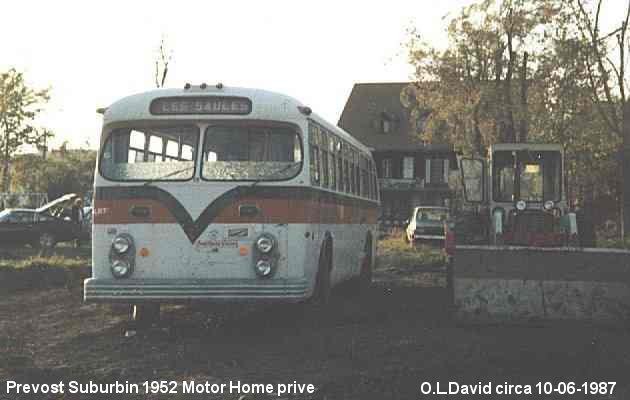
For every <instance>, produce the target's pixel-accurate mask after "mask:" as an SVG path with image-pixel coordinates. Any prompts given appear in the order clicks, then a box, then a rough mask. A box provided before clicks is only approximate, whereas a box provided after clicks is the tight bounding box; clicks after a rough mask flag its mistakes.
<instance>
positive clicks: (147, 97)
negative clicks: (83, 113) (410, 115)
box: [103, 85, 370, 153]
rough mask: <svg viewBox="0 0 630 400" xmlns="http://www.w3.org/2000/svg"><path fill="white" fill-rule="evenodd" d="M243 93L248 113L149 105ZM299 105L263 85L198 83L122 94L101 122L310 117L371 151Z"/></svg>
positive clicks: (343, 137) (296, 121)
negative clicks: (168, 110)
mask: <svg viewBox="0 0 630 400" xmlns="http://www.w3.org/2000/svg"><path fill="white" fill-rule="evenodd" d="M211 96H217V97H219V96H227V97H230V96H232V97H245V98H248V99H250V100H251V102H252V110H251V113H249V114H247V115H229V114H192V115H191V114H179V115H177V114H169V115H154V114H152V113H151V112H150V110H149V108H150V105H151V103H152V102H153V101H154V100H155V99H158V98H164V97H211ZM298 106H304V104H302V103H301V102H300V101H298V100H296V99H294V98H292V97H290V96H287V95H284V94H281V93H276V92H271V91H267V90H262V89H253V88H241V87H230V86H223V85H216V86H213V85H207V86H206V87H205V88H204V89H202V88H201V87H200V86H191V87H190V88H188V89H186V88H181V89H157V90H152V91H148V92H142V93H137V94H134V95H131V96H127V97H124V98H122V99H120V100H118V101H116V102H114V103H113V104H112V105H110V106H109V107H107V108H106V109H104V116H103V123H104V124H105V125H107V124H111V123H115V122H126V121H141V120H154V121H155V120H177V119H181V120H191V119H195V120H206V119H207V120H210V119H212V120H217V119H226V120H231V119H244V118H246V119H256V120H275V121H289V122H295V123H298V122H303V121H304V120H306V119H309V118H310V119H312V120H313V121H315V122H317V123H318V124H320V125H322V126H324V127H325V128H327V129H329V130H331V131H334V132H335V133H337V134H338V135H339V136H340V137H341V138H342V139H344V140H346V141H348V142H349V143H351V144H353V145H354V146H356V147H358V148H359V149H361V150H362V151H364V152H368V153H369V152H370V151H369V148H368V147H366V146H365V145H363V144H362V143H361V142H359V141H358V140H357V139H355V138H354V137H353V136H352V135H350V134H349V133H348V132H346V131H344V130H343V129H341V128H339V127H338V126H336V125H333V124H330V123H329V122H327V121H326V120H325V119H323V118H322V117H320V116H319V115H317V114H316V113H311V114H310V115H305V114H303V113H301V112H300V111H299V110H298Z"/></svg>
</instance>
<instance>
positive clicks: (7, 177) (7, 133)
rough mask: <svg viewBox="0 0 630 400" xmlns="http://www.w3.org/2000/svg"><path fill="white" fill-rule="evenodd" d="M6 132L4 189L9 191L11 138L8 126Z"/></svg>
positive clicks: (3, 173)
mask: <svg viewBox="0 0 630 400" xmlns="http://www.w3.org/2000/svg"><path fill="white" fill-rule="evenodd" d="M4 129H5V132H4V136H5V137H4V163H3V167H2V191H3V192H5V193H6V192H8V191H9V140H10V139H11V137H10V134H9V131H8V128H7V127H5V128H4Z"/></svg>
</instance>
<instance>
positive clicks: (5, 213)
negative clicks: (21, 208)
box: [0, 210, 11, 222]
mask: <svg viewBox="0 0 630 400" xmlns="http://www.w3.org/2000/svg"><path fill="white" fill-rule="evenodd" d="M10 214H11V211H9V210H2V211H0V222H7V221H8V220H9V215H10Z"/></svg>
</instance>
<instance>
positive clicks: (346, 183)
mask: <svg viewBox="0 0 630 400" xmlns="http://www.w3.org/2000/svg"><path fill="white" fill-rule="evenodd" d="M343 191H344V192H346V193H350V168H349V165H348V159H347V158H346V159H345V160H343Z"/></svg>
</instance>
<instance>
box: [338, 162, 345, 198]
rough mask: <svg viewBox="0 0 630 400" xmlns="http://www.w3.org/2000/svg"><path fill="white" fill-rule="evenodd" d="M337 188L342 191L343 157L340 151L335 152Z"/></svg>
mask: <svg viewBox="0 0 630 400" xmlns="http://www.w3.org/2000/svg"><path fill="white" fill-rule="evenodd" d="M337 190H338V191H340V192H343V191H344V190H345V189H344V187H343V158H342V157H341V153H340V152H337Z"/></svg>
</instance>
